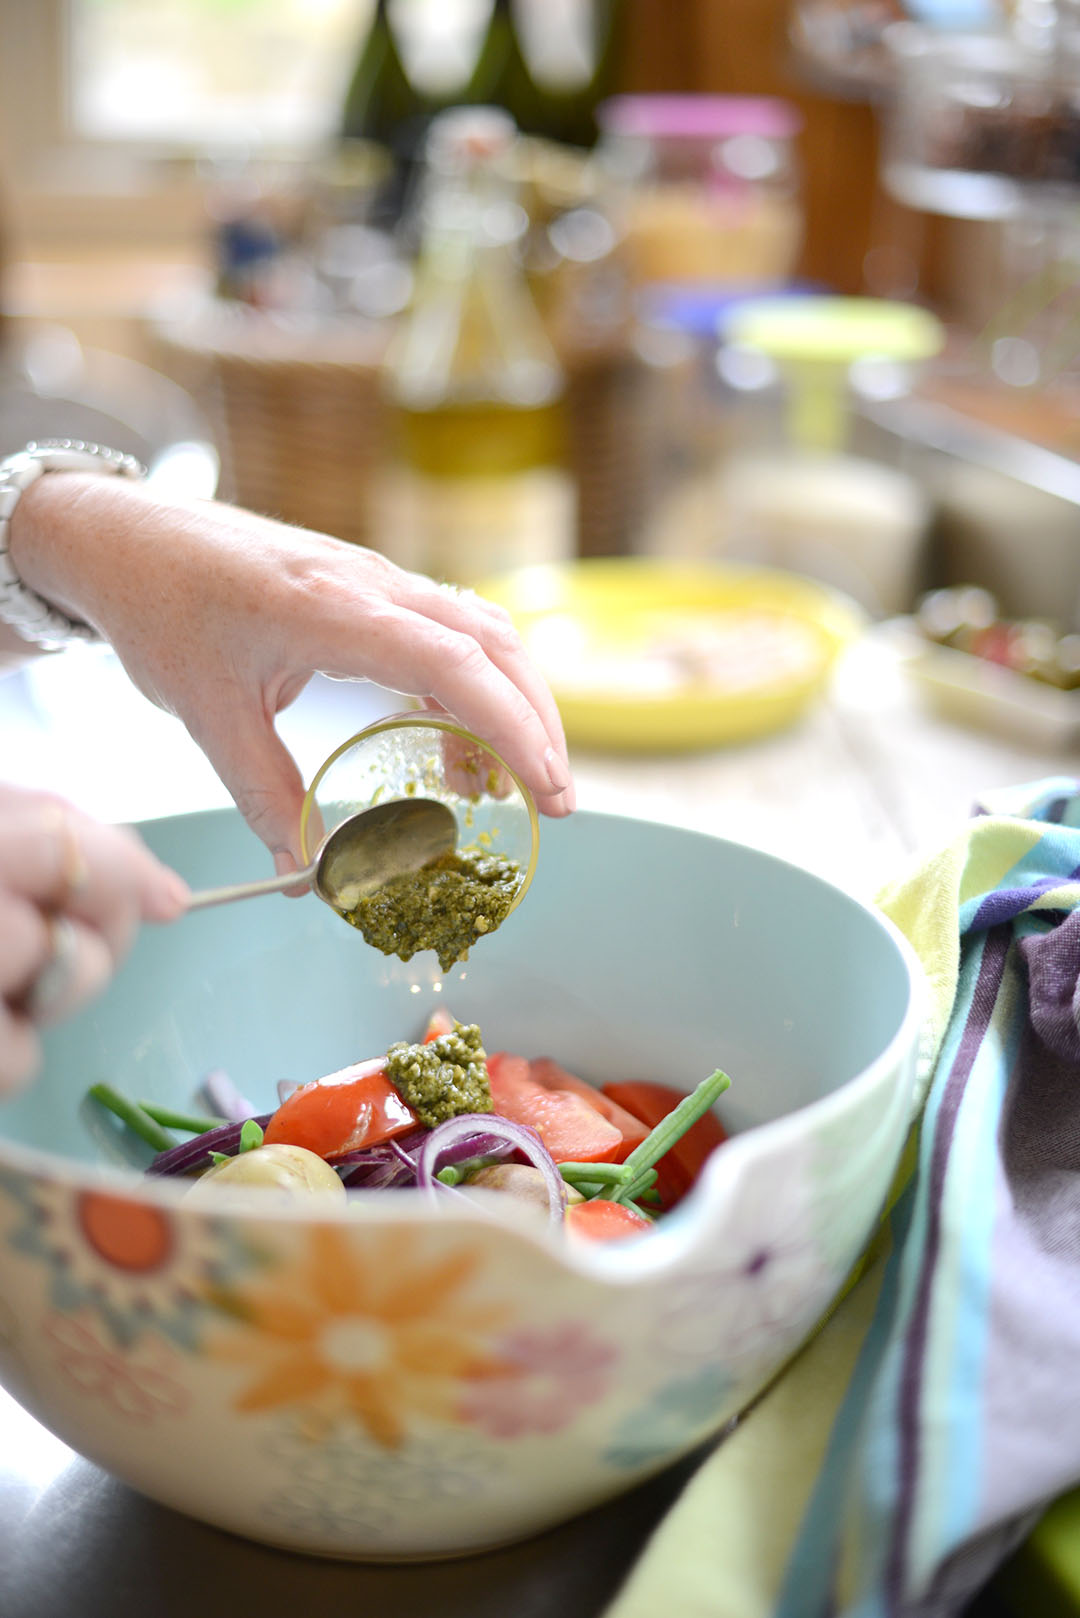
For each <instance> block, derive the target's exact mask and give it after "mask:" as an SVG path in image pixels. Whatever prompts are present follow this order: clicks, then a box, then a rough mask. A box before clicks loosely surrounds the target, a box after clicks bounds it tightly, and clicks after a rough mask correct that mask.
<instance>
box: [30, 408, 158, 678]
mask: <svg viewBox="0 0 1080 1618" xmlns="http://www.w3.org/2000/svg"><path fill="white" fill-rule="evenodd" d="M45 472H105V473H112V474H115V475H117V476H119V477H125V478H144V477H145V476H146V468H145V467H144V466H142V465H141V464H140V463H139V462H138V461H137V460H136V459H135V457H134V455H124V454H122V453H121V451H120V450H117V449H106V448H105V447H104V446H103V445H101V444H87V443H84V442H83V441H82V439H79V438H42V439H35V440H34V441H33V442H32V443H29V444H27V446H26V448H25V449H21V450H19V451H18V452H17V453H16V454H14V455H7V456H5V457H4V459H3V460H0V622H2V623H5V624H10V625H11V626H12V628H13V629H17V630H18V632H19V634H20V635H21V636H22V638H23V640H26V641H29V642H31V644H32V645H34V646H41V647H43V648H44V649H45V650H46V651H50V652H52V651H58V650H59V648H60V647H61V646H67V645H69V644H70V643H71V642H72V641H79V640H81V641H96V640H100V639H101V637H100V635H99V634H98V632H97V630H96V629H93V628H92V627H91V626H90V625H89V624H85V623H81V622H80V621H79V620H78V619H77V618H69V617H68V615H67V613H66V612H61V610H60V608H59V607H57V606H54V605H53V603H52V602H51V601H46V600H45V597H44V596H39V595H38V594H37V592H36V591H35V590H31V589H30V587H29V585H26V584H24V583H23V581H22V579H20V577H19V575H18V573H17V572H16V571H15V564H14V563H13V562H12V560H11V551H10V546H11V519H12V516H13V515H14V512H15V507H16V506H17V505H18V503H19V500H20V498H21V496H22V495H23V494H24V493H25V492H26V490H27V489H28V488H29V487H30V485H31V484H32V483H36V482H37V480H38V478H39V477H41V476H42V474H43V473H45Z"/></svg>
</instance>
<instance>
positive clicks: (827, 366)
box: [722, 296, 945, 450]
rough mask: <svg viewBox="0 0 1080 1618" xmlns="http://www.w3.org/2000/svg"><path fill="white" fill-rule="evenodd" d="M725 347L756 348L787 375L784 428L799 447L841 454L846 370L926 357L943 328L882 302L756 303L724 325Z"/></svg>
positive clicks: (924, 313) (912, 310) (908, 307)
mask: <svg viewBox="0 0 1080 1618" xmlns="http://www.w3.org/2000/svg"><path fill="white" fill-rule="evenodd" d="M722 334H723V337H724V338H725V340H726V341H727V342H729V343H733V344H737V345H739V346H740V347H745V348H756V349H757V350H758V351H759V352H760V353H762V354H767V355H769V357H770V358H771V359H774V360H775V361H776V362H777V364H778V365H779V366H780V367H781V369H782V370H783V371H784V374H785V376H786V379H787V382H788V386H789V389H790V404H789V422H788V428H789V433H790V436H791V439H792V441H793V443H795V444H797V445H799V446H800V447H802V448H813V449H827V450H834V449H839V448H840V447H841V445H842V444H843V442H844V439H845V436H846V429H847V372H848V368H849V366H851V365H852V364H853V363H854V362H855V361H856V360H860V359H879V360H893V361H895V362H897V363H906V364H913V363H915V362H916V361H919V360H927V359H930V358H931V357H932V356H933V355H934V354H937V353H939V352H940V350H941V348H942V347H943V345H944V342H945V328H944V326H943V325H942V323H941V321H940V320H938V319H937V317H936V316H935V315H932V314H930V312H929V311H928V310H926V309H920V308H919V307H918V306H917V305H916V304H911V303H892V302H889V301H887V300H886V299H883V298H831V297H814V296H808V297H804V298H791V297H787V298H756V299H754V300H753V302H750V303H747V304H744V305H742V306H741V307H738V308H736V309H735V310H734V311H733V313H732V314H731V316H730V317H729V318H728V319H727V320H726V321H725V322H724V323H723V327H722Z"/></svg>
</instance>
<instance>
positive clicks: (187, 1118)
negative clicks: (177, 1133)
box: [135, 1101, 229, 1135]
mask: <svg viewBox="0 0 1080 1618" xmlns="http://www.w3.org/2000/svg"><path fill="white" fill-rule="evenodd" d="M135 1105H136V1106H137V1107H141V1108H142V1110H143V1112H145V1113H146V1115H147V1116H148V1117H149V1118H152V1119H153V1120H154V1122H155V1123H156V1124H164V1125H165V1127H166V1129H186V1130H187V1132H188V1134H189V1135H206V1134H208V1133H209V1131H210V1130H211V1129H220V1128H221V1126H222V1124H226V1123H228V1121H229V1120H228V1119H227V1118H200V1117H199V1116H198V1115H197V1114H195V1113H190V1112H176V1111H174V1109H173V1108H172V1107H159V1106H158V1104H157V1102H156V1101H136V1103H135Z"/></svg>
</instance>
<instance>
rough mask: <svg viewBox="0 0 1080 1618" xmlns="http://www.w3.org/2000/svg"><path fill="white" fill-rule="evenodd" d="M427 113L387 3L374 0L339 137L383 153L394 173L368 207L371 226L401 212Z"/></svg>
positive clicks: (417, 159) (392, 220) (386, 222)
mask: <svg viewBox="0 0 1080 1618" xmlns="http://www.w3.org/2000/svg"><path fill="white" fill-rule="evenodd" d="M432 110H433V109H432V108H431V107H430V106H429V105H428V102H427V100H426V98H425V97H424V96H423V95H422V94H421V93H420V91H419V90H417V88H416V87H415V85H414V84H413V83H412V81H411V80H410V78H409V75H408V74H407V73H406V71H405V66H404V63H403V62H402V59H401V53H400V51H399V50H398V45H397V40H396V39H395V38H394V30H393V26H392V24H391V21H390V12H389V3H388V0H377V3H376V6H375V15H374V17H373V18H372V22H371V27H370V28H369V30H368V32H367V35H366V37H365V39H364V43H363V45H362V47H361V49H360V55H359V58H358V60H357V63H356V67H355V69H354V71H353V75H352V78H351V80H350V81H349V88H348V90H347V92H346V95H345V105H344V108H343V111H342V117H341V133H342V135H343V137H344V138H345V139H346V140H366V141H372V142H374V143H375V144H377V145H379V146H382V147H384V148H386V149H387V150H388V151H389V152H390V154H391V156H392V158H393V168H392V171H391V174H390V177H389V179H388V180H387V183H386V184H385V186H383V187H382V189H381V191H380V194H379V196H378V197H377V198H376V200H375V203H374V207H373V222H375V223H379V224H384V225H387V226H391V225H393V224H395V223H396V222H397V220H398V218H399V217H400V215H401V213H402V210H403V208H404V207H405V203H406V199H407V197H408V194H409V192H410V190H411V186H412V181H413V178H414V175H415V172H416V169H417V166H418V164H419V162H420V156H421V152H422V150H423V144H424V137H425V135H426V133H427V126H428V123H429V122H430V119H431V114H432Z"/></svg>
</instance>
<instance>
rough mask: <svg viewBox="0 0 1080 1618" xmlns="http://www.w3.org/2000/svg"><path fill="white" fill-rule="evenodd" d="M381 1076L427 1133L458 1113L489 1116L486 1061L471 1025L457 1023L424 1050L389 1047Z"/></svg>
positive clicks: (478, 1036)
mask: <svg viewBox="0 0 1080 1618" xmlns="http://www.w3.org/2000/svg"><path fill="white" fill-rule="evenodd" d="M386 1076H387V1078H388V1079H389V1080H390V1083H391V1084H392V1085H393V1086H394V1088H395V1090H397V1092H398V1094H399V1095H400V1096H401V1098H402V1100H403V1101H406V1102H408V1104H409V1106H410V1107H411V1108H412V1110H413V1112H415V1114H416V1116H417V1117H418V1118H419V1120H420V1122H421V1123H422V1124H426V1125H427V1127H428V1129H434V1128H435V1125H436V1124H441V1123H443V1122H444V1121H445V1120H446V1119H447V1118H456V1117H457V1115H458V1113H459V1112H490V1111H491V1086H490V1084H489V1083H488V1071H487V1056H486V1054H485V1052H484V1047H483V1045H482V1044H481V1042H480V1030H479V1028H478V1027H477V1026H476V1024H475V1023H466V1024H464V1025H463V1024H462V1023H459V1022H456V1023H455V1024H454V1026H453V1029H452V1030H451V1032H450V1033H449V1034H440V1035H439V1036H438V1038H437V1039H432V1040H428V1042H427V1043H426V1044H423V1045H406V1044H405V1043H404V1042H403V1041H399V1042H398V1044H396V1045H391V1047H390V1049H389V1050H388V1051H387V1053H386Z"/></svg>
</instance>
